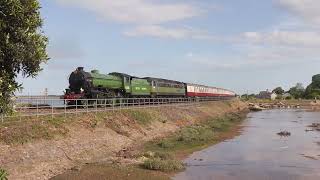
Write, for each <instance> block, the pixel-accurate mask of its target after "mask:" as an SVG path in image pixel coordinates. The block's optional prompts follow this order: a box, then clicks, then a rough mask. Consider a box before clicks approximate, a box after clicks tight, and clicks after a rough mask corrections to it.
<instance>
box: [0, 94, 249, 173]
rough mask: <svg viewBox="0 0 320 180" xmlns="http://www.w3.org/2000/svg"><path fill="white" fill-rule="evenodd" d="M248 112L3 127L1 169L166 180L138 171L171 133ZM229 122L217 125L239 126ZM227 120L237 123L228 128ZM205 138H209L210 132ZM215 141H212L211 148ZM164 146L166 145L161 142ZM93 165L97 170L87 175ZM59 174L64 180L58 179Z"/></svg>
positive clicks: (180, 111) (130, 113)
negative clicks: (152, 177)
mask: <svg viewBox="0 0 320 180" xmlns="http://www.w3.org/2000/svg"><path fill="white" fill-rule="evenodd" d="M246 108H247V105H246V104H244V103H242V102H240V101H237V100H235V101H226V102H208V103H201V104H200V105H197V106H185V107H183V106H182V107H159V108H151V109H136V110H122V111H115V112H104V113H93V114H83V115H78V116H67V117H64V116H61V117H60V116H56V117H54V119H51V118H42V119H40V118H39V119H25V120H22V122H12V123H10V122H7V123H3V124H0V128H1V129H0V157H1V159H0V164H1V168H3V169H5V170H6V171H7V172H8V173H9V179H50V178H52V177H56V178H60V179H61V178H62V179H63V178H64V177H65V178H66V177H68V178H69V177H71V176H69V175H70V172H72V173H73V175H75V176H74V177H77V175H81V176H83V177H85V176H84V174H83V173H85V174H86V173H89V175H88V176H87V177H93V178H95V177H97V178H104V177H105V179H108V178H109V179H110V178H112V176H111V174H112V173H101V172H108V169H109V170H110V169H112V170H111V171H112V172H117V171H114V170H116V169H119V171H118V172H121V173H122V174H121V173H120V174H117V173H113V175H114V178H117V177H118V178H121V179H132V177H134V178H135V179H136V178H137V177H144V176H145V177H147V178H148V177H150V176H154V177H155V178H156V177H159V178H160V179H163V178H167V177H169V176H170V173H167V172H166V173H164V174H163V173H161V172H158V171H149V170H143V169H142V168H141V163H143V162H145V160H146V158H148V153H150V152H149V151H152V152H154V151H156V149H152V148H158V147H159V145H158V144H159V143H158V142H159V141H160V140H163V138H164V139H166V137H172V138H174V137H176V136H175V133H177V132H179V131H180V130H182V129H183V128H186V127H190V128H195V127H197V126H199V127H201V124H202V123H203V122H206V121H208V120H211V121H219V120H226V119H223V118H222V117H226V115H230V114H231V115H233V116H237V115H236V114H237V113H238V112H242V111H244V110H246ZM232 119H233V118H231V116H230V118H229V119H228V120H227V121H224V123H222V125H221V124H220V126H221V127H222V129H224V128H226V126H225V125H224V124H229V125H228V128H226V129H229V128H231V127H233V125H235V124H237V123H239V122H238V121H233V120H232ZM229 120H232V121H230V122H235V123H234V124H233V123H228V122H229ZM206 128H207V127H206ZM229 130H231V129H229ZM186 131H188V130H186ZM191 131H192V132H196V131H197V130H195V131H193V130H191ZM207 133H208V134H210V131H207ZM208 134H205V135H203V138H204V141H203V144H199V145H197V146H195V147H192V148H190V149H189V150H186V151H185V152H184V151H182V150H181V149H180V150H181V152H183V153H178V154H180V155H181V157H183V156H185V155H186V154H189V153H190V152H193V151H195V150H199V149H202V148H205V147H207V146H208V144H209V143H206V140H208V139H206V138H207V136H208ZM220 135H221V136H223V135H222V134H220ZM225 136H229V135H225ZM225 138H226V137H221V138H220V139H225ZM217 141H218V140H217V139H215V140H214V141H212V142H211V143H216V142H217ZM169 144H170V143H169ZM163 145H164V147H165V146H166V145H165V143H164V144H163ZM180 150H179V148H178V149H177V151H179V152H180ZM166 151H167V150H166ZM175 151H176V150H172V151H171V152H168V154H171V155H173V156H174V157H175V158H177V160H179V157H180V156H177V155H176V153H175ZM149 155H150V154H149ZM151 156H152V153H151ZM176 156H177V157H176ZM163 157H165V156H163ZM168 157H169V156H168ZM181 157H180V158H181ZM149 158H150V156H149ZM91 165H94V166H95V168H94V169H100V170H101V171H98V172H97V171H95V172H94V171H93V170H92V171H91V170H90V168H91V167H92V166H91ZM177 166H178V165H177ZM135 168H138V169H139V170H137V169H135ZM88 169H89V170H88ZM91 169H92V168H91ZM99 172H100V173H99ZM135 172H138V174H135ZM59 174H62V175H60V176H57V175H59ZM63 175H65V176H64V177H63ZM125 177H127V178H125ZM65 178H64V179H65ZM69 179H70V178H69ZM76 179H79V178H76ZM141 179H143V178H141Z"/></svg>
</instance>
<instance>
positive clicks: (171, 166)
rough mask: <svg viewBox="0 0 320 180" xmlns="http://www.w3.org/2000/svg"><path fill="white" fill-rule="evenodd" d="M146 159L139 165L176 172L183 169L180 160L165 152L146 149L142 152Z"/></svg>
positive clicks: (150, 168) (145, 167)
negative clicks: (146, 150)
mask: <svg viewBox="0 0 320 180" xmlns="http://www.w3.org/2000/svg"><path fill="white" fill-rule="evenodd" d="M143 157H145V158H146V159H145V160H144V161H143V163H142V164H141V167H142V168H144V169H149V170H157V171H162V172H176V171H181V170H183V169H184V165H183V163H182V162H181V161H178V160H175V159H174V156H173V154H170V153H167V152H152V151H148V152H146V153H144V154H143Z"/></svg>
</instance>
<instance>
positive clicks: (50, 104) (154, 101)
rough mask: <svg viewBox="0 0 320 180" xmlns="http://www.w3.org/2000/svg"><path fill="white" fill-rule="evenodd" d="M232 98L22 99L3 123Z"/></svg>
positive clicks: (5, 116) (3, 116)
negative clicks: (11, 120)
mask: <svg viewBox="0 0 320 180" xmlns="http://www.w3.org/2000/svg"><path fill="white" fill-rule="evenodd" d="M230 99H232V98H230V97H206V98H110V99H77V100H75V99H58V98H56V99H46V98H40V99H37V98H32V99H28V98H18V99H16V100H15V106H14V113H13V114H12V115H4V114H2V115H1V119H0V122H5V121H8V120H10V119H14V120H22V119H23V118H24V117H40V116H51V117H54V116H55V115H67V114H79V113H92V112H104V111H116V110H123V109H134V108H153V107H162V106H189V105H192V106H194V105H197V104H199V103H201V102H206V101H223V100H230Z"/></svg>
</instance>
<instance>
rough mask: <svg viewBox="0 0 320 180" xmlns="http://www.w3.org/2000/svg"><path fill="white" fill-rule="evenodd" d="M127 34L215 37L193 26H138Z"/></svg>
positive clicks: (188, 37) (158, 36) (135, 35)
mask: <svg viewBox="0 0 320 180" xmlns="http://www.w3.org/2000/svg"><path fill="white" fill-rule="evenodd" d="M124 34H125V35H127V36H132V37H139V36H151V37H156V38H170V39H214V37H213V36H211V35H209V34H208V33H207V32H204V31H200V30H196V29H192V28H168V27H164V26H158V25H149V26H138V27H135V28H134V29H131V30H129V31H126V32H125V33H124Z"/></svg>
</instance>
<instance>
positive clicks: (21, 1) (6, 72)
mask: <svg viewBox="0 0 320 180" xmlns="http://www.w3.org/2000/svg"><path fill="white" fill-rule="evenodd" d="M41 27H42V19H41V17H40V4H39V2H38V0H1V1H0V108H1V111H4V112H8V111H9V110H10V106H9V105H8V104H10V97H11V96H12V95H13V94H14V92H15V91H16V90H18V89H19V88H21V85H20V84H18V83H17V81H16V77H17V76H18V75H19V74H21V75H22V76H23V77H35V76H36V75H37V74H38V72H40V71H41V66H40V65H41V63H43V62H46V61H47V60H48V55H47V52H46V47H47V43H48V39H47V37H46V36H45V35H44V34H43V32H42V31H41Z"/></svg>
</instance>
